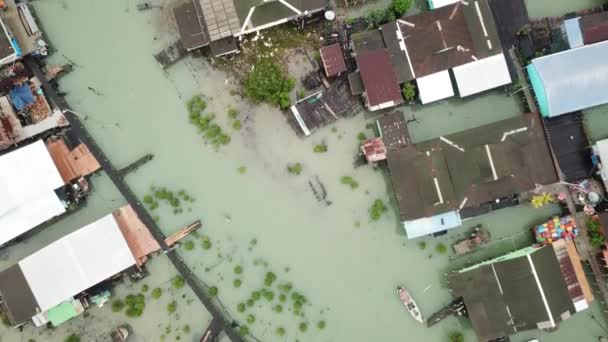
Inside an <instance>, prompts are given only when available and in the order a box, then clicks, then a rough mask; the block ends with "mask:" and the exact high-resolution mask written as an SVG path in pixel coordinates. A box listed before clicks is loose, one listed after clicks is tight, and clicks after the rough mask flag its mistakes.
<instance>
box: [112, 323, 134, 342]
mask: <svg viewBox="0 0 608 342" xmlns="http://www.w3.org/2000/svg"><path fill="white" fill-rule="evenodd" d="M130 330H131V327H130V326H128V325H126V324H125V325H121V326H119V327H117V328H116V329H114V331H112V333H111V334H110V336H111V337H112V342H126V341H127V339H128V338H129V334H130V333H129V331H130Z"/></svg>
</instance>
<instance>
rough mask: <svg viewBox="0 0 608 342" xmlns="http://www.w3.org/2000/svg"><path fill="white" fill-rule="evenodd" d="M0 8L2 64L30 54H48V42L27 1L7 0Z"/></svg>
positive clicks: (0, 55) (0, 52)
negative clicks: (43, 37)
mask: <svg viewBox="0 0 608 342" xmlns="http://www.w3.org/2000/svg"><path fill="white" fill-rule="evenodd" d="M0 9H1V11H0V27H1V28H0V66H3V65H6V64H10V63H13V62H14V61H16V60H18V59H20V58H21V57H23V56H25V55H28V54H37V55H46V54H47V44H46V42H45V41H44V40H43V39H42V32H41V31H40V30H39V28H38V25H37V24H36V20H35V19H34V17H33V16H32V13H31V12H30V9H29V7H28V5H27V3H26V2H19V3H16V2H15V0H6V1H3V2H2V4H0Z"/></svg>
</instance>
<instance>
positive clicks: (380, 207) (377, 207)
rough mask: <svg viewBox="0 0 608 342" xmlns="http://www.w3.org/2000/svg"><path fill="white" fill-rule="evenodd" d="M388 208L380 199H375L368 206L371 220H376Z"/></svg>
mask: <svg viewBox="0 0 608 342" xmlns="http://www.w3.org/2000/svg"><path fill="white" fill-rule="evenodd" d="M387 211H388V208H387V207H386V205H385V204H384V202H383V201H382V200H381V199H379V198H378V199H376V200H375V201H374V203H373V204H372V206H371V207H370V208H369V217H370V218H371V219H372V221H378V220H379V219H380V217H381V216H382V214H383V213H385V212H387Z"/></svg>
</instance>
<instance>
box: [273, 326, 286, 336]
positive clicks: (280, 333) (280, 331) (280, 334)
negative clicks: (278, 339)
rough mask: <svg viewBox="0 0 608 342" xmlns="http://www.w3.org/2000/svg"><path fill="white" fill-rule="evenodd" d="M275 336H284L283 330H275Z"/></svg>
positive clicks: (279, 328) (281, 328) (280, 328)
mask: <svg viewBox="0 0 608 342" xmlns="http://www.w3.org/2000/svg"><path fill="white" fill-rule="evenodd" d="M275 334H277V336H284V335H285V328H283V327H278V328H277V330H275Z"/></svg>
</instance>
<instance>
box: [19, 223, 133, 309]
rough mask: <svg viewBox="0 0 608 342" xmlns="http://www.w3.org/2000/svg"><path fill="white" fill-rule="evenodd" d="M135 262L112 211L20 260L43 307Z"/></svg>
mask: <svg viewBox="0 0 608 342" xmlns="http://www.w3.org/2000/svg"><path fill="white" fill-rule="evenodd" d="M133 265H135V258H134V257H133V254H132V253H131V251H130V250H129V246H128V245H127V242H126V241H125V239H124V237H123V235H122V233H121V231H120V229H119V228H118V224H117V223H116V220H115V219H114V217H113V216H112V214H109V215H107V216H105V217H103V218H101V219H99V220H97V221H95V222H93V223H91V224H89V225H87V226H85V227H83V228H81V229H79V230H77V231H75V232H73V233H71V234H69V235H67V236H64V237H63V238H61V239H59V240H57V241H55V242H53V243H51V244H50V245H48V246H46V247H44V248H43V249H41V250H39V251H37V252H36V253H34V254H32V255H30V256H28V257H26V258H25V259H23V260H21V261H20V262H19V267H21V270H22V272H23V275H24V276H25V279H26V280H27V282H28V284H29V286H30V289H31V290H32V293H33V294H34V297H35V298H36V301H37V302H38V305H39V308H40V310H41V311H46V310H48V309H50V308H52V307H54V306H56V305H58V304H60V303H61V302H63V301H65V300H66V299H68V298H70V297H72V296H75V295H77V294H78V293H80V292H82V291H84V290H86V289H88V288H90V287H92V286H93V285H96V284H98V283H100V282H102V281H103V280H106V279H108V278H110V277H112V276H113V275H116V274H118V273H120V272H122V271H124V270H125V269H127V268H129V267H130V266H133Z"/></svg>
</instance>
